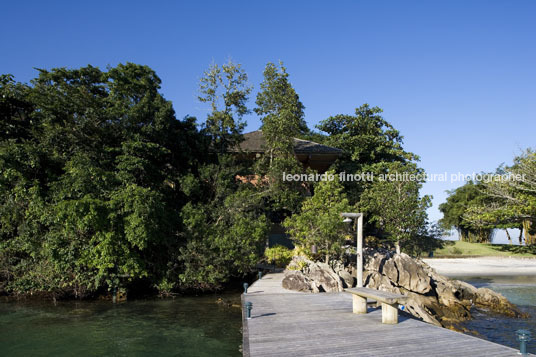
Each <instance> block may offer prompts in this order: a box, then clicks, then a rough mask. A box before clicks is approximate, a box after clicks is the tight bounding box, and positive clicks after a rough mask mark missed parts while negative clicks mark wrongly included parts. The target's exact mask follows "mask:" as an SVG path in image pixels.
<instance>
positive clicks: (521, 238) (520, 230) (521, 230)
mask: <svg viewBox="0 0 536 357" xmlns="http://www.w3.org/2000/svg"><path fill="white" fill-rule="evenodd" d="M519 245H523V225H521V226H520V227H519Z"/></svg>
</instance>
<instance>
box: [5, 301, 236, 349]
mask: <svg viewBox="0 0 536 357" xmlns="http://www.w3.org/2000/svg"><path fill="white" fill-rule="evenodd" d="M227 298H231V299H232V300H233V301H234V303H239V300H238V299H239V297H238V295H235V296H232V297H227ZM216 299H217V297H215V296H208V297H180V298H177V299H174V300H172V299H170V300H137V301H128V302H126V303H121V304H117V305H113V304H111V302H104V301H103V302H100V301H97V302H60V303H58V304H57V305H56V306H54V305H53V304H52V303H48V302H47V303H28V302H26V303H13V302H10V303H0V356H212V357H216V356H241V353H240V352H239V345H240V344H241V340H242V335H241V332H240V328H241V326H242V321H241V312H240V308H239V307H228V306H222V305H219V304H216Z"/></svg>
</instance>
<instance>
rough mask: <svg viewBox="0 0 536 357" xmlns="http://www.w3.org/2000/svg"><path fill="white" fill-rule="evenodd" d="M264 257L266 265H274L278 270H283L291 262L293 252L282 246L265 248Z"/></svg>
mask: <svg viewBox="0 0 536 357" xmlns="http://www.w3.org/2000/svg"><path fill="white" fill-rule="evenodd" d="M264 256H265V258H266V260H267V261H268V263H272V264H275V266H277V267H278V268H284V267H286V266H287V264H288V263H290V261H291V260H292V256H293V251H292V250H290V249H288V248H287V247H285V246H282V245H275V246H273V247H271V248H266V250H265V251H264Z"/></svg>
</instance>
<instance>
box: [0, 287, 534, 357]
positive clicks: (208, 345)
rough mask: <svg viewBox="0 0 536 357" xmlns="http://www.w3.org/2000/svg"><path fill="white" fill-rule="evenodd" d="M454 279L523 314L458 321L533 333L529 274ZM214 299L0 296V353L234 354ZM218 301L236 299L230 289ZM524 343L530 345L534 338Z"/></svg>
mask: <svg viewBox="0 0 536 357" xmlns="http://www.w3.org/2000/svg"><path fill="white" fill-rule="evenodd" d="M460 279H461V280H465V281H468V282H470V283H472V284H474V285H476V286H479V287H488V288H490V289H492V290H495V291H497V292H500V293H501V294H503V295H504V296H506V297H507V298H508V299H509V300H510V301H512V302H513V303H515V304H516V305H518V306H519V307H520V309H521V310H523V311H525V312H528V313H529V314H530V315H531V317H530V318H528V319H511V318H505V317H503V316H497V315H493V314H488V313H486V312H485V311H473V315H474V317H475V319H474V320H472V321H469V322H467V323H466V324H465V327H467V328H468V329H470V330H473V331H476V332H477V333H478V334H479V336H480V337H482V338H486V339H488V340H490V341H494V342H497V343H500V344H503V345H507V346H511V347H514V348H518V346H519V343H518V342H517V341H516V337H515V331H516V330H518V329H528V330H530V331H531V332H532V334H533V335H535V337H536V277H516V278H511V277H481V278H460ZM216 300H217V297H216V296H213V295H212V296H203V297H180V298H177V299H174V300H172V299H169V300H159V299H155V300H136V301H128V302H126V303H122V304H117V305H113V304H111V303H110V302H105V301H102V302H101V301H96V302H59V303H58V304H57V305H56V306H54V305H53V304H52V303H50V302H39V303H37V302H25V303H16V302H10V303H0V356H50V355H53V356H104V355H106V356H211V357H219V356H240V355H241V353H240V351H239V346H240V344H241V340H242V335H241V332H240V328H241V313H240V308H238V307H232V306H231V307H229V306H228V304H225V305H220V304H216ZM225 300H226V301H230V302H232V303H234V304H239V296H238V295H230V296H226V297H225ZM528 347H529V348H528V350H529V352H532V353H535V352H536V343H535V341H532V342H530V343H529V345H528Z"/></svg>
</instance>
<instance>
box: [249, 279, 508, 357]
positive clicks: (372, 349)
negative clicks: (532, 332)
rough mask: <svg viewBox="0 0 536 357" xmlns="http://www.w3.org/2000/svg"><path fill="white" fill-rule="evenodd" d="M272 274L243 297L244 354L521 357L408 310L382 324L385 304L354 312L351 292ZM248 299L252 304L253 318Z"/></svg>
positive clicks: (254, 356)
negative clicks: (307, 286)
mask: <svg viewBox="0 0 536 357" xmlns="http://www.w3.org/2000/svg"><path fill="white" fill-rule="evenodd" d="M282 278H283V274H281V273H280V274H269V275H267V276H265V277H263V278H262V279H261V280H258V281H257V282H255V283H254V284H252V286H251V287H250V288H249V290H248V293H247V294H245V295H242V307H243V310H242V311H243V312H244V313H243V315H244V318H243V346H242V348H243V354H244V356H248V357H249V356H252V357H257V356H259V357H260V356H374V357H376V356H412V357H415V356H457V357H459V356H471V357H473V356H486V357H491V356H501V357H503V356H517V355H518V350H514V349H512V348H509V347H506V346H502V345H499V344H496V343H493V342H489V341H486V340H483V339H480V338H477V337H473V336H468V335H465V334H462V333H458V332H454V331H451V330H448V329H444V328H440V327H437V326H433V325H430V324H427V323H424V322H421V321H418V320H416V319H413V318H410V317H408V316H407V315H405V314H401V316H399V323H398V324H397V325H386V324H382V323H381V320H382V318H381V308H380V309H376V308H374V309H373V308H369V313H368V314H364V315H357V314H353V313H352V297H351V295H350V294H347V293H335V294H328V293H322V294H308V293H297V292H291V291H289V290H285V289H283V288H282V287H281V280H282ZM245 302H251V303H253V309H252V314H251V317H252V318H251V319H249V320H247V319H246V318H245V310H244V304H245Z"/></svg>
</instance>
